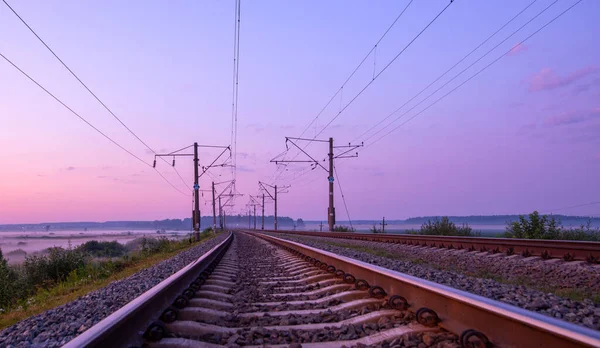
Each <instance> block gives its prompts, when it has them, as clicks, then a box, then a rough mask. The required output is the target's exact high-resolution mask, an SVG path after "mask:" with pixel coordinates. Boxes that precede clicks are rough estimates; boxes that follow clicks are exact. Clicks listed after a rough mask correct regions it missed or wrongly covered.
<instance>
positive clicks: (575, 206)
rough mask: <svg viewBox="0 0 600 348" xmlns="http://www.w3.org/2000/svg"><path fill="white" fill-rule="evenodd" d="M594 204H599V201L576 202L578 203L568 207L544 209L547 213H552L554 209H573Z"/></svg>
mask: <svg viewBox="0 0 600 348" xmlns="http://www.w3.org/2000/svg"><path fill="white" fill-rule="evenodd" d="M596 204H600V201H597V202H590V203H584V204H578V205H572V206H569V207H562V208H556V209H549V210H546V212H548V213H553V212H555V211H559V210H567V209H573V208H581V207H587V206H590V205H596Z"/></svg>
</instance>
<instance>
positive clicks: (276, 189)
mask: <svg viewBox="0 0 600 348" xmlns="http://www.w3.org/2000/svg"><path fill="white" fill-rule="evenodd" d="M274 225H275V231H277V185H275V223H274Z"/></svg>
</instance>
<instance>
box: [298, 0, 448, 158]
mask: <svg viewBox="0 0 600 348" xmlns="http://www.w3.org/2000/svg"><path fill="white" fill-rule="evenodd" d="M453 2H454V1H453V0H451V1H450V2H449V3H448V5H446V6H445V7H444V8H443V9H442V10H441V11H440V12H439V13H438V14H437V15H436V16H435V17H434V18H433V19H432V20H431V21H430V22H429V23H428V24H427V25H426V26H425V27H424V28H423V29H422V30H421V31H420V32H419V33H418V34H417V35H416V36H415V37H414V38H413V39H412V40H411V41H410V42H409V43H408V44H406V45H405V46H404V48H403V49H402V50H401V51H400V52H398V54H396V56H395V57H394V58H392V60H390V61H389V62H388V63H387V64H386V65H385V66H384V67H383V69H381V70H380V71H379V73H377V74H376V75H375V76H374V77H373V78H372V79H371V80H370V81H369V82H368V83H367V84H366V85H365V86H364V87H363V88H362V89H361V90H360V91H359V92H358V93H357V94H356V95H355V96H354V97H353V98H352V99H350V101H349V102H348V103H347V104H346V105H345V106H344V107H343V108H341V109H340V110H339V111H338V113H337V114H336V115H335V116H334V117H333V118H332V119H331V120H329V122H328V123H327V124H326V125H325V127H323V128H322V129H321V130H320V131H319V132H318V133H317V134H316V135H315V136H314V137H313V138H312V140H311V141H308V142H307V144H306V145H305V146H304V148H306V147H308V146H309V145H310V144H311V143H312V142H313V141H314V140H315V139H316V138H317V137H318V136H319V135H321V133H323V132H324V131H325V129H327V128H328V127H329V126H330V125H331V124H332V123H333V122H334V121H335V120H336V119H337V118H338V117H339V116H340V115H341V114H342V113H343V112H344V111H345V110H346V109H347V108H348V107H349V106H350V105H351V104H352V103H353V102H354V101H355V100H356V99H358V97H359V96H360V95H361V94H362V93H363V92H364V91H366V90H367V89H368V88H369V87H370V86H371V85H372V84H373V82H375V80H377V78H379V77H380V76H381V75H382V74H383V73H384V72H385V71H386V70H387V69H388V68H389V67H390V66H391V65H392V64H393V63H394V62H395V61H396V60H397V59H398V58H399V57H400V56H401V55H402V54H403V53H404V52H405V51H406V50H407V49H408V48H409V47H410V46H411V45H412V44H413V43H414V42H415V41H416V40H417V39H418V38H419V37H420V36H421V35H422V34H423V33H424V32H425V30H427V29H428V28H429V27H430V26H431V25H432V24H433V23H434V22H435V21H436V20H437V19H438V18H439V17H440V16H441V15H442V14H443V13H444V12H445V11H446V10H447V9H448V8H449V7H450V5H452V3H453ZM342 87H343V86H342ZM340 90H341V89H340ZM296 157H297V155H296ZM294 158H295V157H294Z"/></svg>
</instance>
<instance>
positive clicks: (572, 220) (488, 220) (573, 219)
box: [403, 215, 600, 225]
mask: <svg viewBox="0 0 600 348" xmlns="http://www.w3.org/2000/svg"><path fill="white" fill-rule="evenodd" d="M553 216H554V217H555V218H556V219H557V220H560V221H562V222H563V223H566V224H575V225H580V224H582V223H584V224H585V223H587V221H591V222H592V223H600V218H590V217H585V216H568V215H553ZM520 217H521V215H473V216H446V218H448V219H449V220H450V221H452V222H454V223H455V224H481V225H485V224H490V225H498V224H500V225H503V224H506V223H512V222H515V221H519V220H520ZM442 218H444V217H443V216H421V217H412V218H409V219H406V220H404V221H403V222H404V223H411V224H422V223H425V222H427V221H429V220H439V219H442Z"/></svg>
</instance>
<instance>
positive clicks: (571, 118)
mask: <svg viewBox="0 0 600 348" xmlns="http://www.w3.org/2000/svg"><path fill="white" fill-rule="evenodd" d="M599 116H600V108H594V109H592V110H589V111H569V112H565V113H562V114H560V115H557V116H552V117H548V118H547V119H546V121H545V122H544V124H545V125H546V126H563V125H569V124H575V123H581V122H585V121H588V120H591V119H593V118H595V117H599Z"/></svg>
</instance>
